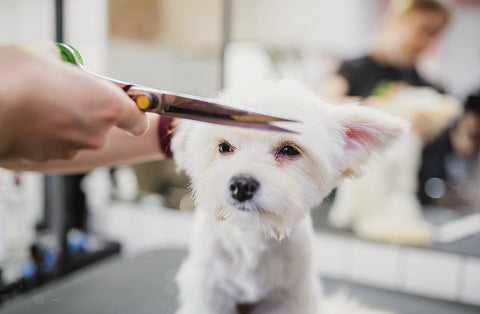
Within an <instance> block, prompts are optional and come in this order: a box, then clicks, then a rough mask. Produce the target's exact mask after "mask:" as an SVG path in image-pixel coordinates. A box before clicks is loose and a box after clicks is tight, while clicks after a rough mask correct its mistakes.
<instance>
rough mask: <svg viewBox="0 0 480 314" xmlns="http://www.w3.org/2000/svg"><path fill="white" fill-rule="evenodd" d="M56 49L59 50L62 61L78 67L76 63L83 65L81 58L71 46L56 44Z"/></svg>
mask: <svg viewBox="0 0 480 314" xmlns="http://www.w3.org/2000/svg"><path fill="white" fill-rule="evenodd" d="M57 47H58V49H59V50H60V57H61V58H62V60H63V61H67V62H69V63H71V64H74V65H78V63H80V64H81V65H83V59H82V56H81V55H80V53H79V52H78V51H77V49H75V48H74V47H73V46H71V45H67V44H62V43H57Z"/></svg>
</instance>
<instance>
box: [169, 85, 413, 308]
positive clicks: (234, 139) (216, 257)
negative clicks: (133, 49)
mask: <svg viewBox="0 0 480 314" xmlns="http://www.w3.org/2000/svg"><path fill="white" fill-rule="evenodd" d="M220 100H222V101H225V102H227V103H234V104H241V105H242V106H248V107H251V108H254V109H255V110H257V111H261V112H265V113H269V114H274V115H277V116H283V117H287V118H292V119H295V120H298V121H299V123H291V124H288V123H285V124H283V125H282V126H283V127H287V128H290V129H292V130H295V131H297V132H298V134H289V133H279V132H269V131H258V130H248V129H240V128H234V127H226V126H218V125H212V124H205V123H198V122H190V121H181V122H179V123H178V125H177V126H176V132H175V135H174V137H173V140H172V150H173V153H174V157H175V160H176V162H177V165H178V167H179V168H180V169H182V170H185V171H186V172H187V174H188V175H189V176H190V178H191V181H192V190H193V194H194V198H195V201H196V205H197V208H196V211H195V214H194V215H195V217H194V230H193V232H192V241H191V244H190V255H189V257H188V258H187V259H186V261H185V262H184V263H183V265H182V267H181V269H180V272H179V273H178V276H177V282H178V285H179V290H180V308H179V310H178V313H179V314H193V313H204V314H229V313H232V314H233V313H262V314H269V313H275V314H282V313H285V314H287V313H298V314H302V313H305V314H312V313H324V312H322V311H321V288H320V283H319V279H318V275H317V271H316V269H315V263H314V261H313V254H312V251H311V250H312V248H311V239H312V235H313V229H312V225H311V221H310V217H309V211H310V209H311V208H312V207H314V206H315V205H318V204H319V203H320V202H321V201H322V199H323V198H324V197H325V196H326V195H328V194H329V193H330V191H331V190H332V189H333V188H334V187H335V186H336V185H337V184H338V183H339V181H340V180H341V179H342V178H343V177H345V176H359V175H361V173H362V170H363V168H364V166H365V164H366V163H367V161H368V160H369V159H371V157H372V156H373V155H375V154H377V153H379V152H381V151H383V150H384V149H385V148H386V147H388V146H389V144H390V143H392V142H393V141H394V140H395V139H396V138H397V137H398V136H399V135H400V134H401V133H403V132H404V130H405V129H406V124H405V123H404V122H403V121H402V120H401V119H399V118H394V117H391V116H389V115H387V114H385V113H382V112H380V111H377V110H374V109H370V108H364V107H358V106H331V105H328V104H326V103H324V102H322V101H321V100H320V99H318V98H317V97H316V96H315V95H313V94H312V93H310V92H309V91H307V90H306V89H304V88H303V87H302V86H300V85H299V84H296V83H293V82H290V81H279V82H275V83H270V84H265V85H262V86H256V87H255V88H239V89H238V90H237V91H230V92H227V93H225V94H223V95H222V96H221V97H220ZM222 143H226V144H227V145H229V147H231V148H232V150H231V151H230V152H227V153H225V152H224V153H222V152H219V145H220V144H222ZM286 146H290V147H292V148H294V149H296V150H298V152H299V154H298V155H289V154H282V148H284V147H286ZM238 175H248V176H251V177H254V178H256V180H257V181H258V182H259V187H258V190H256V192H255V194H254V195H253V197H252V198H251V199H249V200H246V201H244V202H239V201H236V200H235V199H233V198H232V196H231V193H230V191H229V181H230V180H231V178H233V177H235V176H238ZM352 313H353V312H352Z"/></svg>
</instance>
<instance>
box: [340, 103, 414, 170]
mask: <svg viewBox="0 0 480 314" xmlns="http://www.w3.org/2000/svg"><path fill="white" fill-rule="evenodd" d="M337 109H338V120H337V121H338V123H339V124H340V125H341V127H342V132H343V138H344V140H345V142H344V156H345V163H344V171H343V174H344V176H347V177H348V176H354V177H358V176H360V175H362V169H363V167H364V166H365V165H366V164H367V162H368V161H369V160H370V159H371V157H372V156H375V155H378V154H379V153H382V152H383V151H384V150H385V149H387V148H389V147H390V146H391V145H392V144H393V143H394V142H395V141H396V140H397V139H398V138H399V137H400V136H401V135H402V134H404V133H406V132H408V129H409V123H408V122H407V121H405V120H403V119H401V118H398V117H394V116H392V115H389V114H386V113H384V112H382V111H380V110H377V109H372V108H368V107H363V106H353V105H344V106H338V107H337Z"/></svg>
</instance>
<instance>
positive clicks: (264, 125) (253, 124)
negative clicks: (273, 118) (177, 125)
mask: <svg viewBox="0 0 480 314" xmlns="http://www.w3.org/2000/svg"><path fill="white" fill-rule="evenodd" d="M164 115H168V116H171V117H175V118H183V119H190V120H195V121H201V122H208V123H214V124H219V125H225V126H234V127H241V128H249V129H256V130H265V131H275V132H284V133H295V134H296V133H297V132H296V131H293V130H289V129H285V128H282V127H279V126H276V125H272V124H269V123H261V122H244V121H237V120H227V119H225V118H218V117H209V116H198V115H192V114H185V113H176V112H169V113H167V114H164Z"/></svg>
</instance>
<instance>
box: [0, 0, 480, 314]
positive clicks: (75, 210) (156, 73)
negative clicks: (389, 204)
mask: <svg viewBox="0 0 480 314" xmlns="http://www.w3.org/2000/svg"><path fill="white" fill-rule="evenodd" d="M389 5H390V1H388V0H363V1H349V0H337V1H315V0H303V1H293V0H241V1H240V0H203V1H188V0H64V1H59V0H56V1H55V0H0V44H1V45H8V44H13V43H19V42H28V41H36V40H51V41H54V40H55V41H62V42H65V43H69V44H71V45H73V46H74V47H76V48H77V49H78V50H79V51H80V53H81V54H82V56H83V59H84V63H85V66H86V67H87V68H88V69H89V70H91V71H94V72H98V73H101V74H105V75H108V76H111V77H114V78H117V79H120V80H125V81H130V82H135V83H138V84H142V85H146V86H152V87H157V88H160V89H165V90H171V91H176V92H183V93H189V94H194V95H199V96H206V97H213V96H215V95H216V93H218V91H220V90H221V89H222V88H224V87H229V86H235V85H236V84H240V83H241V82H242V81H244V80H250V79H252V78H254V79H264V78H269V77H280V76H282V77H288V78H293V79H296V80H299V81H301V82H303V83H304V84H305V85H307V86H308V87H309V88H310V89H312V90H313V91H315V92H316V93H318V94H319V95H321V96H323V97H325V98H330V99H334V100H335V101H338V102H341V101H340V100H339V98H336V96H339V95H333V96H335V97H332V94H335V93H334V92H332V90H334V91H335V89H336V88H340V87H338V84H335V83H332V82H334V80H333V79H332V78H333V77H335V74H336V73H337V71H338V69H339V67H340V65H341V64H342V62H343V61H344V60H351V59H355V58H359V57H362V56H364V55H366V54H368V53H369V51H370V49H371V47H372V45H374V43H375V40H376V35H377V31H378V28H379V25H381V23H382V22H383V17H384V16H385V14H386V12H387V10H388V8H389ZM448 5H449V8H450V14H451V15H450V22H449V24H448V26H447V27H446V28H445V30H444V31H443V33H441V34H439V36H438V37H436V38H435V39H434V40H433V41H432V43H431V44H430V45H429V47H428V48H427V49H426V51H425V52H424V53H422V55H421V57H420V59H419V60H418V62H417V69H418V72H419V73H420V75H421V76H422V78H424V79H425V80H426V81H428V82H430V83H431V84H432V86H438V87H440V88H439V89H441V91H442V92H444V93H445V94H446V95H449V97H451V98H452V99H453V100H454V101H455V102H457V103H459V104H463V105H464V106H465V104H466V103H467V102H468V99H469V98H468V96H469V95H472V94H474V93H475V92H476V91H478V90H479V89H480V36H479V30H480V1H477V0H452V1H449V2H448ZM332 84H333V85H332ZM339 94H341V93H339ZM472 99H473V98H472ZM470 104H471V105H470V106H473V107H474V108H476V109H474V110H475V111H477V112H478V108H480V105H478V99H476V100H475V99H473V100H471V102H470ZM456 121H457V123H458V117H456V118H452V119H451V120H449V121H448V123H447V122H445V123H444V124H443V125H442V127H441V130H439V131H438V132H437V135H438V134H441V133H442V132H448V130H449V128H450V127H452V125H454V124H455V122H456ZM477 128H478V122H477ZM442 134H443V133H442ZM476 134H477V137H476V138H474V139H473V141H476V142H478V141H479V138H480V135H479V134H480V133H476ZM434 140H435V138H434V137H433V136H432V137H431V138H429V139H428V140H426V141H425V143H426V144H425V145H427V144H429V143H431V142H433V141H434ZM477 153H478V146H477V147H476V150H475V153H474V154H473V157H472V158H470V157H469V158H467V159H468V160H467V161H459V159H458V158H456V159H454V160H453V161H452V162H451V164H452V165H454V166H452V167H453V168H452V169H453V170H452V171H453V172H454V173H455V174H456V176H455V178H456V181H455V184H454V185H452V187H449V184H450V183H449V181H448V179H445V178H441V177H439V178H437V177H434V180H433V181H429V182H430V183H429V184H427V185H425V184H426V181H428V179H431V178H426V179H425V180H424V181H421V180H420V182H419V183H418V185H419V186H418V190H419V192H418V193H419V195H420V194H422V193H423V194H425V193H426V195H427V196H426V197H427V199H428V200H427V201H425V199H423V200H422V204H423V205H422V210H421V214H422V219H425V221H427V222H428V223H429V224H431V225H433V226H434V228H435V231H436V232H435V235H438V234H440V233H441V235H442V236H434V237H433V238H431V239H429V241H427V242H422V243H421V244H418V243H417V244H415V245H414V246H412V245H409V244H406V243H398V242H397V243H389V242H392V241H387V242H385V241H383V242H382V241H379V239H371V238H370V239H365V237H362V236H361V234H360V235H359V234H357V233H356V232H355V228H352V227H351V226H343V227H338V226H333V225H332V224H330V223H329V219H328V217H327V216H328V215H329V204H330V203H331V202H332V201H333V199H334V198H335V197H334V195H332V196H331V197H330V198H329V200H327V202H326V203H327V205H324V206H321V207H319V208H317V209H316V210H315V212H314V214H313V217H314V223H315V228H316V231H317V237H316V243H315V248H316V253H317V254H318V257H319V264H318V269H319V272H321V273H322V274H324V275H325V276H326V277H328V278H333V279H337V280H345V281H348V282H353V283H357V284H362V285H366V286H371V287H376V288H381V289H387V290H389V291H394V292H402V293H407V294H413V295H419V296H423V297H425V296H426V297H429V298H434V299H438V300H444V301H448V302H453V303H454V304H461V305H465V306H466V307H465V309H466V308H468V309H469V310H471V309H474V310H472V312H471V313H474V311H476V310H478V312H480V308H478V307H477V306H480V214H479V211H480V201H479V199H478V195H479V194H480V184H479V181H480V178H479V176H478V155H477ZM422 154H423V155H422ZM439 154H440V153H439ZM460 155H461V154H460ZM422 156H423V157H424V156H425V152H423V153H422V152H420V155H419V156H418V158H419V160H421V159H422ZM434 156H437V155H435V154H434ZM423 159H424V160H425V158H423ZM447 159H448V158H447ZM450 159H451V158H450ZM462 160H463V159H462ZM424 162H425V161H424ZM426 162H427V163H429V162H431V161H426ZM442 162H443V161H442ZM465 165H467V166H468V167H467V166H465ZM455 167H456V168H455ZM469 169H473V170H469ZM475 169H477V170H475ZM475 171H477V172H475ZM436 179H438V180H436ZM467 185H468V188H469V189H470V192H469V193H467V194H468V195H467V196H465V197H463V196H461V195H464V194H465V193H463V194H462V191H465V189H466V188H465V186H467ZM187 187H188V180H187V178H186V177H185V176H183V175H181V174H178V173H176V171H175V166H174V164H173V162H171V161H159V162H151V163H146V164H140V165H130V166H128V165H125V166H120V167H116V168H114V169H97V170H95V171H92V172H90V173H88V174H79V175H75V176H45V175H42V174H38V173H14V172H11V171H8V170H4V169H0V312H1V308H2V302H4V303H5V304H7V305H8V303H9V302H11V300H12V299H15V298H14V297H15V296H18V295H21V294H23V293H24V292H27V291H30V290H32V289H36V287H38V286H41V285H43V284H44V283H47V282H50V281H52V280H55V279H57V278H59V277H62V276H63V275H65V274H68V273H71V272H73V271H75V270H77V269H80V268H82V267H84V266H85V265H90V264H92V263H95V262H96V261H99V260H102V259H104V258H106V257H108V256H111V255H118V254H121V255H124V256H135V255H138V254H140V253H142V252H147V251H151V250H154V249H166V248H179V249H186V248H187V243H188V239H189V231H190V224H191V211H192V210H193V205H192V200H191V199H190V197H189V195H188V188H187ZM422 189H423V190H422ZM425 189H426V190H425ZM455 189H456V190H455ZM449 190H452V191H454V192H455V191H456V192H455V193H457V194H458V195H460V196H458V195H457V196H456V197H455V198H453V201H452V199H451V198H448V199H447V192H448V191H449ZM422 191H423V192H422ZM425 191H426V192H425ZM415 193H417V192H415ZM420 200H421V197H419V201H420ZM440 231H441V232H440ZM393 242H395V241H393ZM459 306H460V305H459ZM478 312H477V313H478ZM451 313H454V312H453V311H452V312H451ZM455 313H456V312H455ZM458 313H463V312H458ZM468 313H470V312H468Z"/></svg>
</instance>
